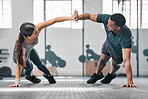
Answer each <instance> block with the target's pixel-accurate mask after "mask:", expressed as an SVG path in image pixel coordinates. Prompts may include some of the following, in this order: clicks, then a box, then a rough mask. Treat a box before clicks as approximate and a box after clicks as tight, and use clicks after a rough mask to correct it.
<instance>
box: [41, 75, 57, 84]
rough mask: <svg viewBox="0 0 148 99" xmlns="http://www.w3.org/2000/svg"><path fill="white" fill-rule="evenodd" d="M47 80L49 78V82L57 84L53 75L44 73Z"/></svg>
mask: <svg viewBox="0 0 148 99" xmlns="http://www.w3.org/2000/svg"><path fill="white" fill-rule="evenodd" d="M43 76H44V77H45V78H46V79H47V80H48V82H49V83H50V84H55V83H56V81H55V79H54V78H53V76H48V75H45V74H44V75H43Z"/></svg>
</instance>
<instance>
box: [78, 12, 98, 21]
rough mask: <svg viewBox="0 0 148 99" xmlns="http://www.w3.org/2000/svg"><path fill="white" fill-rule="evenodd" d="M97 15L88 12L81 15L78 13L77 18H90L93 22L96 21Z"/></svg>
mask: <svg viewBox="0 0 148 99" xmlns="http://www.w3.org/2000/svg"><path fill="white" fill-rule="evenodd" d="M97 16H98V14H89V13H83V14H81V15H79V20H87V19H89V20H91V21H94V22H97Z"/></svg>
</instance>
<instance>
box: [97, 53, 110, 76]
mask: <svg viewBox="0 0 148 99" xmlns="http://www.w3.org/2000/svg"><path fill="white" fill-rule="evenodd" d="M109 59H110V56H108V55H105V54H103V53H102V54H101V57H100V59H99V62H98V66H97V70H96V74H97V75H99V74H100V73H101V71H102V69H103V68H104V67H105V65H106V62H107V61H108V60H109Z"/></svg>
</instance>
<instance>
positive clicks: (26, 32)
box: [15, 22, 35, 67]
mask: <svg viewBox="0 0 148 99" xmlns="http://www.w3.org/2000/svg"><path fill="white" fill-rule="evenodd" d="M34 27H35V25H34V24H32V23H29V22H25V23H23V24H22V25H21V26H20V33H19V36H18V39H17V41H16V45H15V51H16V60H17V63H18V64H19V65H21V66H22V67H25V66H26V57H25V48H24V47H23V42H24V40H25V39H24V37H26V38H27V36H31V35H32V33H33V31H34Z"/></svg>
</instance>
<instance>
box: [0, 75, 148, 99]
mask: <svg viewBox="0 0 148 99" xmlns="http://www.w3.org/2000/svg"><path fill="white" fill-rule="evenodd" d="M40 79H41V80H42V82H41V83H39V84H32V83H31V82H29V81H27V80H25V79H24V77H21V87H18V88H11V87H9V85H10V84H13V83H14V77H4V78H3V80H0V99H147V97H148V79H147V78H144V77H139V78H137V77H135V78H133V79H134V83H135V84H136V85H137V86H138V87H137V88H124V87H122V85H123V84H125V83H126V77H117V78H116V79H114V80H113V81H112V82H111V83H110V84H101V83H100V81H98V82H97V83H95V84H87V83H86V81H87V80H88V79H89V77H55V79H56V81H57V83H56V84H49V83H48V81H47V80H46V79H45V78H43V77H40Z"/></svg>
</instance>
